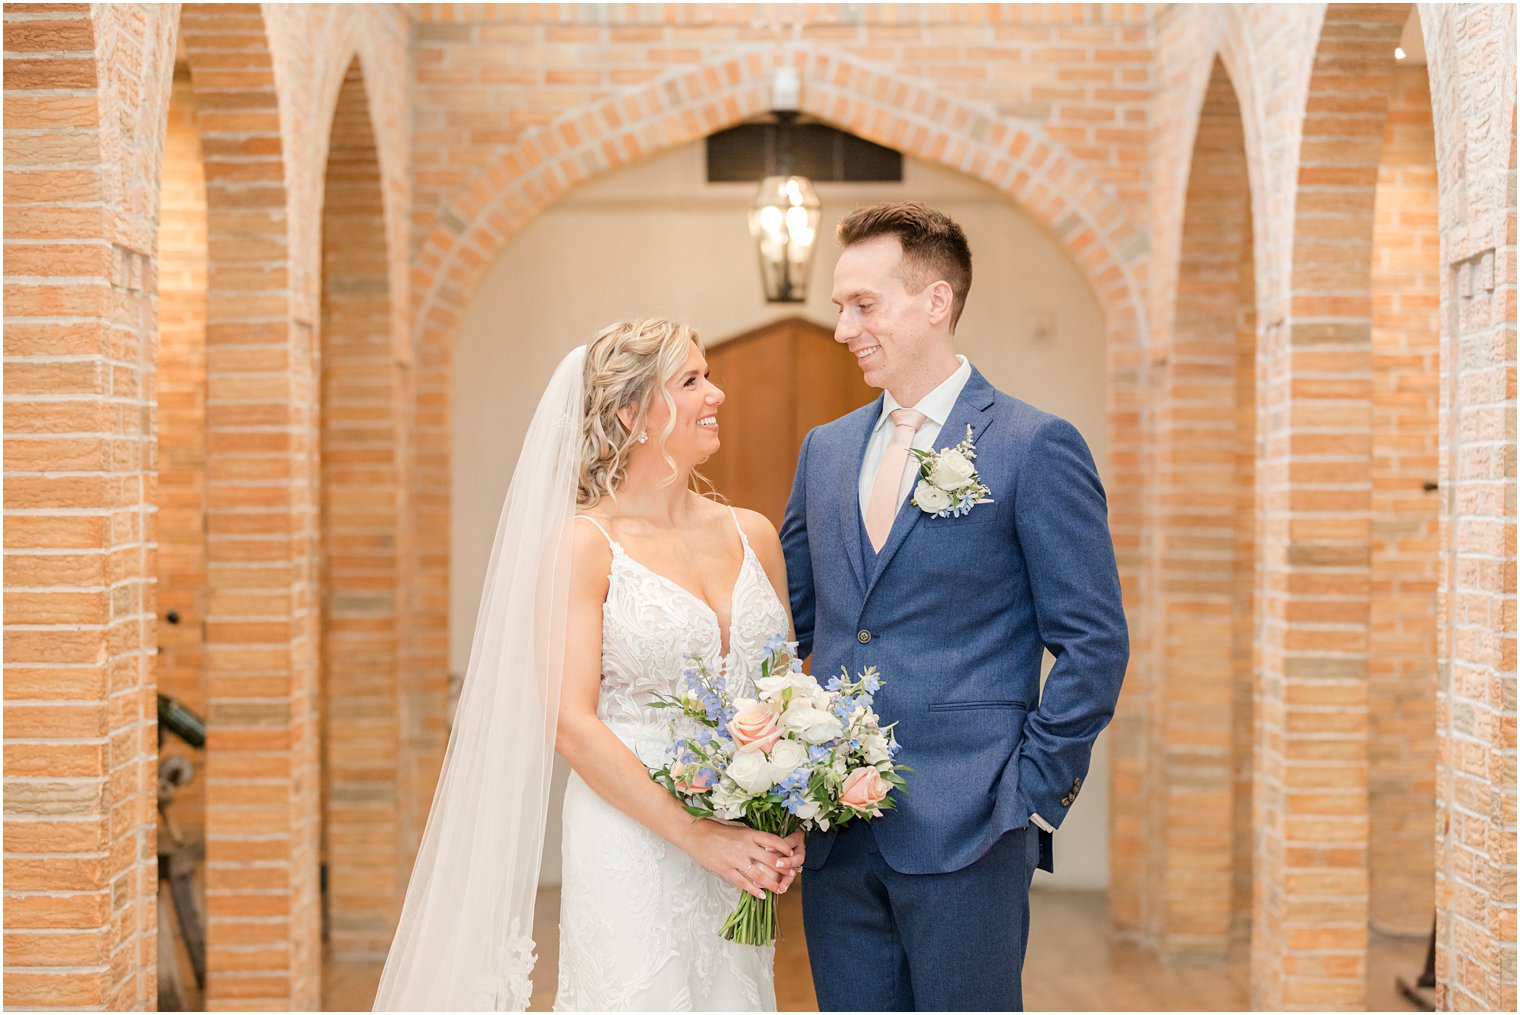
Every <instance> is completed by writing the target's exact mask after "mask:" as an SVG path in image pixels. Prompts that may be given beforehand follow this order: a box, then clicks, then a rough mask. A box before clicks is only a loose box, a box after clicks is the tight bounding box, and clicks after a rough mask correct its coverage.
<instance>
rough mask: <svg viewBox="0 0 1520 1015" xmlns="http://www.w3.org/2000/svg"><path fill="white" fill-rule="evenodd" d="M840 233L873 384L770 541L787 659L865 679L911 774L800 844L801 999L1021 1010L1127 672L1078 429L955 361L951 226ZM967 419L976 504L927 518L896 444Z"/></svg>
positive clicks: (1096, 490)
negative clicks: (789, 628) (904, 784)
mask: <svg viewBox="0 0 1520 1015" xmlns="http://www.w3.org/2000/svg"><path fill="white" fill-rule="evenodd" d="M839 240H840V243H841V244H842V246H843V247H844V251H843V253H842V254H841V255H840V257H839V263H838V264H837V265H836V267H835V269H834V303H835V304H836V305H837V306H838V307H839V324H838V326H837V327H836V328H835V331H834V337H835V339H836V340H837V341H838V342H840V343H841V344H843V345H846V346H848V347H849V350H850V354H851V355H853V356H854V357H855V359H856V362H857V363H858V364H859V365H860V369H861V371H862V372H863V373H864V375H865V380H866V383H867V384H870V385H871V386H873V387H877V388H883V389H885V390H884V393H883V395H882V397H881V398H878V399H877V400H876V401H875V402H873V403H871V404H870V405H867V406H864V407H862V408H860V409H857V410H856V411H854V412H852V413H850V414H849V415H847V416H844V417H842V418H840V419H837V420H835V421H834V422H832V423H828V424H825V425H823V426H820V427H818V428H816V429H814V430H813V431H812V432H811V433H809V434H808V436H807V439H806V440H805V441H803V444H802V452H801V455H800V456H799V459H798V462H797V476H796V480H795V481H794V483H793V486H792V495H791V500H790V501H789V502H788V504H787V509H786V520H785V522H784V524H783V525H782V529H781V542H782V546H783V548H784V550H785V552H786V568H787V574H788V576H789V580H790V585H791V590H790V591H791V600H792V614H793V618H794V620H795V622H796V630H797V638H798V640H799V642H800V643H801V644H800V650H801V652H802V653H803V654H804V655H806V654H807V653H808V652H810V651H811V652H812V655H813V667H812V671H813V673H814V674H815V675H817V676H818V677H819V679H820V680H827V679H828V678H829V677H830V676H833V675H835V674H837V673H838V672H839V670H840V668H841V667H844V668H845V669H847V670H849V671H850V672H851V673H852V674H853V673H856V672H858V671H860V670H862V669H864V668H865V667H867V666H876V667H878V668H879V669H880V671H881V676H882V678H883V681H884V682H883V685H882V688H881V690H880V692H878V694H877V695H876V709H877V711H878V712H879V713H880V715H881V718H882V721H883V722H884V723H888V722H895V723H896V724H897V739H898V741H899V743H900V744H901V745H902V751H901V753H900V754H899V755H898V759H897V760H898V761H899V763H901V764H904V765H907V766H909V767H910V768H911V769H912V772H910V773H909V774H908V775H907V780H908V791H907V792H905V793H901V794H900V795H899V796H898V797H897V805H896V809H895V810H892V811H889V812H887V814H886V816H885V817H883V818H880V819H877V820H874V821H871V822H869V823H867V822H862V821H856V822H852V823H851V825H850V826H849V827H848V828H847V829H846V830H845V831H843V832H834V831H830V832H824V833H814V834H812V835H810V836H809V838H808V843H807V860H806V863H805V867H806V870H807V875H806V877H805V878H804V879H803V893H802V912H803V923H804V927H805V929H806V933H807V942H808V952H809V956H810V958H811V961H812V966H813V983H814V985H815V987H816V988H817V992H818V1004H819V1007H820V1008H821V1009H822V1010H824V1011H839V1010H851V1009H853V1010H867V1011H870V1010H878V1011H906V1010H913V1009H920V1010H926V1009H938V1010H960V1011H967V1010H994V1009H1001V1010H1020V1009H1022V1007H1023V992H1022V987H1021V983H1020V977H1021V971H1022V967H1023V962H1024V951H1025V947H1026V944H1027V941H1028V931H1029V883H1030V880H1031V878H1032V877H1033V875H1034V870H1035V867H1036V866H1038V867H1041V868H1043V869H1045V870H1047V871H1048V870H1051V833H1052V832H1053V831H1054V830H1055V829H1056V828H1057V827H1058V826H1059V825H1060V824H1061V821H1062V819H1063V818H1065V817H1066V812H1067V810H1068V809H1070V807H1071V805H1072V802H1073V801H1074V800H1075V799H1076V797H1077V794H1078V793H1079V792H1080V791H1081V789H1082V780H1083V779H1084V778H1085V777H1086V775H1087V766H1088V762H1089V759H1090V756H1091V752H1092V745H1093V740H1094V739H1095V738H1096V737H1097V736H1098V733H1099V731H1100V730H1102V729H1103V727H1104V726H1105V725H1106V724H1107V723H1108V720H1109V718H1110V716H1111V715H1112V714H1113V710H1114V704H1115V702H1116V701H1117V699H1118V697H1119V684H1120V681H1121V680H1122V679H1123V676H1124V668H1125V664H1126V662H1127V661H1128V658H1129V636H1128V633H1127V629H1126V626H1125V621H1124V611H1123V607H1122V604H1121V603H1120V599H1119V577H1118V572H1117V569H1116V567H1115V565H1114V551H1113V542H1112V540H1111V539H1110V537H1109V533H1108V513H1107V505H1106V502H1105V500H1104V495H1103V487H1102V485H1101V483H1100V482H1099V480H1098V472H1097V469H1096V468H1095V467H1094V465H1093V460H1092V456H1091V454H1089V452H1088V450H1087V445H1086V444H1085V443H1084V442H1083V440H1082V437H1081V435H1080V434H1078V433H1077V431H1076V429H1075V428H1074V427H1073V426H1072V425H1071V424H1070V423H1068V422H1066V421H1065V420H1063V419H1060V418H1058V417H1056V416H1052V415H1050V414H1049V413H1045V412H1041V411H1040V410H1039V409H1036V408H1034V407H1033V406H1031V405H1028V404H1027V403H1025V402H1021V401H1019V400H1018V399H1016V398H1012V397H1010V396H1009V395H1005V394H1003V393H1002V392H1001V391H998V390H997V389H996V388H994V387H993V386H992V385H991V384H989V383H987V381H986V379H985V378H983V377H982V375H981V374H980V373H978V372H977V370H976V368H974V367H973V366H971V364H970V363H968V362H966V359H965V358H964V357H962V356H957V355H956V353H955V344H954V339H953V336H954V333H955V323H956V321H957V320H958V319H959V317H960V314H961V309H962V307H963V306H964V305H965V302H966V292H967V290H968V289H969V288H970V287H971V250H970V247H969V246H968V245H967V243H966V236H965V233H963V232H962V231H961V228H960V226H958V225H956V224H955V223H954V222H952V221H951V220H950V219H949V218H948V217H947V216H945V215H944V214H942V213H940V212H938V211H935V210H933V209H931V208H927V207H925V206H924V205H921V204H911V203H891V204H879V205H874V206H872V207H869V208H862V209H860V210H858V211H856V212H854V213H852V214H851V215H850V216H849V217H848V218H846V219H845V220H844V221H843V222H842V223H840V225H839ZM968 427H969V428H970V432H971V434H972V437H973V438H974V440H975V458H974V459H973V460H972V462H971V464H972V465H974V467H975V469H976V472H977V474H978V475H979V476H980V479H981V482H982V483H983V484H985V485H986V487H987V488H988V491H989V492H988V493H987V495H986V496H987V497H988V498H990V503H979V504H975V505H974V506H972V507H971V509H970V511H969V513H965V514H963V515H961V516H960V517H954V516H949V515H947V516H946V517H937V516H935V515H931V514H930V513H928V512H926V511H924V510H922V509H921V508H919V507H918V506H915V505H914V504H913V503H911V501H910V499H909V496H910V494H911V493H913V491H914V489H915V486H916V484H917V482H918V468H917V464H918V463H917V459H916V458H915V457H914V456H912V455H910V454H909V453H908V449H909V448H915V449H921V450H931V451H932V450H940V449H944V448H948V447H953V446H955V445H956V444H958V443H960V442H961V440H962V439H963V438H964V437H965V436H966V432H967V428H968ZM920 499H921V500H923V501H925V502H926V503H928V504H929V505H930V506H935V504H936V500H937V499H940V498H936V496H935V495H934V494H933V493H929V494H928V495H926V496H924V497H921V498H920ZM1047 650H1048V651H1049V652H1050V653H1051V654H1052V655H1053V656H1054V657H1055V667H1054V669H1052V670H1051V672H1050V676H1049V679H1048V680H1047V682H1046V684H1045V689H1044V693H1043V694H1041V691H1040V661H1041V657H1042V655H1043V653H1044V652H1045V651H1047Z"/></svg>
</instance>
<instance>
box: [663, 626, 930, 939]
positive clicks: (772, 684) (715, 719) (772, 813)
mask: <svg viewBox="0 0 1520 1015" xmlns="http://www.w3.org/2000/svg"><path fill="white" fill-rule="evenodd" d="M796 649H797V644H796V642H786V641H783V640H782V639H781V638H780V636H777V637H775V638H772V639H771V641H770V642H769V643H768V644H767V645H766V647H765V656H764V658H763V659H762V660H761V661H760V668H759V672H760V678H759V679H758V680H756V681H755V690H756V694H757V697H755V698H735V697H733V696H732V694H731V693H730V692H729V688H728V681H727V678H726V676H725V675H724V673H723V672H722V671H721V670H714V669H713V668H712V667H710V666H709V665H708V664H707V662H706V660H704V659H702V658H699V657H693V658H692V659H691V664H690V665H689V666H688V667H687V669H686V673H685V675H686V690H685V691H684V692H682V693H681V694H680V695H677V696H676V697H673V698H661V699H660V700H659V701H657V702H656V703H655V704H656V706H657V707H662V708H675V709H679V710H680V711H681V713H682V714H683V716H684V717H685V718H686V719H687V720H689V721H688V722H686V723H684V724H683V725H684V726H685V728H686V730H687V731H689V732H690V733H691V735H688V736H678V738H677V739H676V740H675V742H674V743H672V744H671V745H670V747H669V750H668V752H667V753H668V755H669V758H670V761H669V762H668V763H667V764H666V766H665V767H664V768H661V769H659V770H658V771H654V772H651V773H650V777H651V778H652V779H654V781H655V782H658V783H659V784H660V785H662V786H664V787H665V788H666V789H667V790H669V791H670V792H671V793H672V794H673V795H674V796H675V798H676V799H677V800H679V801H681V803H682V805H684V806H685V808H686V810H687V811H688V812H689V813H690V814H692V815H695V816H697V817H702V818H710V817H717V818H721V819H724V820H728V821H742V822H744V823H745V824H747V825H749V826H750V827H751V828H755V829H758V830H760V831H762V832H770V833H771V834H773V835H779V836H782V837H783V838H784V837H785V836H788V835H790V834H791V833H792V832H795V831H796V830H797V829H799V828H801V829H806V830H812V829H820V830H825V831H826V830H827V829H829V828H841V827H843V826H845V825H847V824H849V823H850V822H851V821H853V820H855V819H856V818H861V819H867V818H874V817H880V816H881V814H882V812H883V811H886V810H888V809H890V808H891V807H892V804H893V801H892V799H891V798H890V796H889V794H890V793H891V791H892V790H893V789H894V788H900V787H902V786H903V785H904V782H903V779H902V776H901V775H899V774H898V771H897V768H896V767H895V766H894V765H893V761H892V759H893V757H894V756H895V755H896V754H897V742H896V740H895V738H894V737H893V733H892V728H891V727H890V726H888V727H886V728H882V726H881V723H880V719H879V718H878V717H877V715H876V712H875V711H874V710H873V709H872V707H871V696H872V695H873V694H875V693H876V691H877V689H878V688H880V687H881V678H880V677H879V676H878V675H877V673H876V668H875V667H870V668H868V669H866V670H864V671H863V672H861V673H860V674H859V675H858V676H856V677H855V678H854V679H853V680H852V679H851V678H850V676H849V673H848V671H846V670H844V669H843V668H842V667H841V671H840V675H839V676H837V677H834V678H833V679H832V680H830V681H829V682H828V685H827V686H822V687H821V686H819V684H818V682H817V681H816V680H814V679H813V678H812V677H811V676H809V675H807V674H806V673H803V672H802V663H801V661H800V660H799V659H798V658H797V655H796ZM721 933H722V935H723V937H724V938H726V939H727V940H729V941H737V942H739V943H740V944H752V945H769V944H771V943H773V942H774V941H775V940H776V900H775V897H774V895H772V893H770V892H766V893H765V898H764V899H757V898H755V897H754V896H753V895H750V894H748V893H745V894H744V895H743V896H741V898H740V899H739V905H738V906H737V907H736V908H735V909H734V911H733V913H731V914H730V915H729V918H728V922H727V923H725V924H724V925H723V929H722V931H721Z"/></svg>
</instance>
